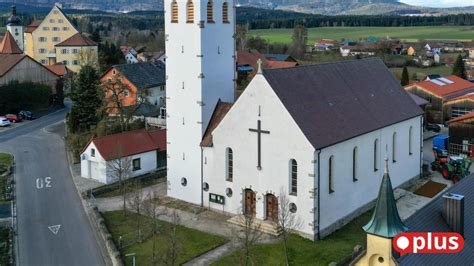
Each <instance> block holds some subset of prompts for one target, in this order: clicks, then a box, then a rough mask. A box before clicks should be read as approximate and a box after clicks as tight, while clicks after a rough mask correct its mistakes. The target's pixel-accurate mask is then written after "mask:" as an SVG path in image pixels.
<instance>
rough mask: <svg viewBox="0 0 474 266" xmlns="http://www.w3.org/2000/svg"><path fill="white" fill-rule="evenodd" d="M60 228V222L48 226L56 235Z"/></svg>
mask: <svg viewBox="0 0 474 266" xmlns="http://www.w3.org/2000/svg"><path fill="white" fill-rule="evenodd" d="M59 228H61V225H60V224H57V225H51V226H48V229H49V230H50V231H51V233H53V234H55V235H57V234H58V232H59Z"/></svg>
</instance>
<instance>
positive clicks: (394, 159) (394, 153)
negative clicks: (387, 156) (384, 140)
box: [392, 132, 397, 163]
mask: <svg viewBox="0 0 474 266" xmlns="http://www.w3.org/2000/svg"><path fill="white" fill-rule="evenodd" d="M392 162H394V163H396V162H397V132H393V136H392Z"/></svg>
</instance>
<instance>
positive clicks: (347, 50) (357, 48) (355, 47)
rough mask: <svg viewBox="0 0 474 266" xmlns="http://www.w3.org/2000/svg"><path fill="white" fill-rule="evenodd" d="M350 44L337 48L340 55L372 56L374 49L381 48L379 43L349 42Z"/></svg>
mask: <svg viewBox="0 0 474 266" xmlns="http://www.w3.org/2000/svg"><path fill="white" fill-rule="evenodd" d="M349 44H350V45H342V46H341V47H340V48H339V51H340V53H341V56H343V57H347V56H357V55H358V56H373V55H375V52H376V50H378V49H380V48H381V43H371V42H360V43H351V42H349Z"/></svg>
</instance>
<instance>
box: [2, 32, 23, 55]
mask: <svg viewBox="0 0 474 266" xmlns="http://www.w3.org/2000/svg"><path fill="white" fill-rule="evenodd" d="M22 53H23V51H22V50H21V49H20V47H18V44H17V43H16V41H15V39H14V38H13V36H12V35H11V34H10V32H9V31H7V32H6V33H5V36H4V37H3V40H2V42H1V43H0V54H22Z"/></svg>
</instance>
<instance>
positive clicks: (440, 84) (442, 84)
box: [430, 79, 446, 87]
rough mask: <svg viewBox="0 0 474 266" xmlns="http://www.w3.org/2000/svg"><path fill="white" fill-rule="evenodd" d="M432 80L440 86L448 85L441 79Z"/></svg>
mask: <svg viewBox="0 0 474 266" xmlns="http://www.w3.org/2000/svg"><path fill="white" fill-rule="evenodd" d="M430 81H431V82H433V83H434V84H436V85H438V86H441V87H442V86H444V85H446V84H444V83H443V82H441V81H439V80H438V79H432V80H430Z"/></svg>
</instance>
